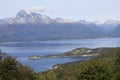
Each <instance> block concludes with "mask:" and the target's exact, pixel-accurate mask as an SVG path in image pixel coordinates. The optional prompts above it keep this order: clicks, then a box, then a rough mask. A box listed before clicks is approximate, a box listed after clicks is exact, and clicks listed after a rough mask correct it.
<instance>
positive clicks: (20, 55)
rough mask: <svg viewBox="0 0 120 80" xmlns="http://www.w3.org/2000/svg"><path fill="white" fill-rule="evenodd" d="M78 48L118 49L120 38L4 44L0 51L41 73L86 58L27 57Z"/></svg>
mask: <svg viewBox="0 0 120 80" xmlns="http://www.w3.org/2000/svg"><path fill="white" fill-rule="evenodd" d="M80 47H87V48H98V47H120V38H106V39H73V40H53V41H32V42H4V43H3V44H2V45H1V47H0V49H1V50H2V51H3V52H5V53H7V54H9V55H11V56H14V57H17V59H18V60H19V61H20V62H21V63H22V64H23V65H26V66H30V67H31V68H33V69H34V70H35V71H36V72H42V71H45V70H49V69H52V66H53V65H56V64H61V63H67V62H74V61H79V60H86V59H88V58H85V57H81V58H49V59H41V60H29V59H28V57H29V56H31V55H38V56H44V55H50V54H59V53H64V52H67V51H71V50H73V49H75V48H80Z"/></svg>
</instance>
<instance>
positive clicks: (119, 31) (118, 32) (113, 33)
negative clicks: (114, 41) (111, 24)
mask: <svg viewBox="0 0 120 80" xmlns="http://www.w3.org/2000/svg"><path fill="white" fill-rule="evenodd" d="M109 36H112V37H120V25H118V26H117V27H116V28H115V29H114V30H112V31H111V32H110V34H109Z"/></svg>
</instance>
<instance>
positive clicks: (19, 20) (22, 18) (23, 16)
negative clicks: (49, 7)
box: [0, 10, 74, 25]
mask: <svg viewBox="0 0 120 80" xmlns="http://www.w3.org/2000/svg"><path fill="white" fill-rule="evenodd" d="M55 22H58V23H71V22H74V21H72V20H67V19H61V18H56V19H52V18H50V17H48V16H46V15H41V14H37V13H29V14H28V13H27V12H26V11H25V10H21V11H19V12H18V14H17V15H16V17H15V18H6V19H1V20H0V25H4V24H50V23H55Z"/></svg>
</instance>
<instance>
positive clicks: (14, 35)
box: [0, 10, 119, 41]
mask: <svg viewBox="0 0 120 80" xmlns="http://www.w3.org/2000/svg"><path fill="white" fill-rule="evenodd" d="M103 24H105V23H103ZM113 24H114V23H113ZM115 24H116V23H115ZM117 24H119V22H118V23H117ZM102 27H104V26H102ZM115 28H117V27H115ZM110 32H112V31H110ZM110 32H108V31H107V30H106V29H104V28H101V26H99V25H97V24H95V23H91V22H87V21H85V20H80V21H72V20H67V19H61V18H56V19H52V18H50V17H48V16H46V15H41V14H37V13H29V14H28V13H26V12H25V11H24V10H21V11H20V12H18V14H17V15H16V17H15V18H7V19H0V33H1V34H0V41H33V40H55V39H83V38H104V37H111V36H110V35H109V34H110ZM112 37H113V36H112Z"/></svg>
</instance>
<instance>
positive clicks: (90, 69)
mask: <svg viewBox="0 0 120 80" xmlns="http://www.w3.org/2000/svg"><path fill="white" fill-rule="evenodd" d="M73 78H74V80H112V69H111V67H110V66H109V65H108V63H106V62H103V61H101V60H100V61H99V60H98V61H95V60H93V61H89V62H87V63H86V64H84V66H82V67H81V69H80V71H78V72H76V73H75V75H74V77H73Z"/></svg>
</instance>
